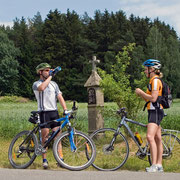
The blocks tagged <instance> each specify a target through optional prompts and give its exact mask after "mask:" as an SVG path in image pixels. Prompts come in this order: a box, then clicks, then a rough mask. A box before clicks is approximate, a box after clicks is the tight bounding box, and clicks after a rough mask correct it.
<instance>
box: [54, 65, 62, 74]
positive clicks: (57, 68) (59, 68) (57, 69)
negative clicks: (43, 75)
mask: <svg viewBox="0 0 180 180" xmlns="http://www.w3.org/2000/svg"><path fill="white" fill-rule="evenodd" d="M60 70H61V67H60V66H58V67H56V68H55V69H54V71H53V73H54V74H56V73H57V72H59V71H60Z"/></svg>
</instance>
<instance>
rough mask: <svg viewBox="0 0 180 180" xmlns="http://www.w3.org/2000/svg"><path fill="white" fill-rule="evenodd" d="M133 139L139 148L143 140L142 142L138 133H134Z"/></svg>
mask: <svg viewBox="0 0 180 180" xmlns="http://www.w3.org/2000/svg"><path fill="white" fill-rule="evenodd" d="M134 137H135V139H136V140H137V142H138V144H139V145H140V146H141V144H142V143H143V140H142V138H141V136H140V134H139V133H138V132H136V133H135V136H134Z"/></svg>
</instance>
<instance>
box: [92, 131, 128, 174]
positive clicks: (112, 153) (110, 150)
mask: <svg viewBox="0 0 180 180" xmlns="http://www.w3.org/2000/svg"><path fill="white" fill-rule="evenodd" d="M114 134H116V130H115V129H112V128H102V129H99V130H97V131H95V132H94V133H92V134H91V136H90V137H91V138H92V140H93V141H94V143H95V146H96V159H95V161H94V163H93V164H92V165H93V166H94V167H95V168H96V169H98V170H102V171H113V170H117V169H118V168H120V167H122V166H123V165H124V163H125V162H126V160H127V159H128V155H129V145H128V142H127V140H126V138H125V137H124V136H123V135H122V134H121V133H118V135H117V136H116V138H115V139H114V142H113V144H112V145H111V143H112V139H113V137H114Z"/></svg>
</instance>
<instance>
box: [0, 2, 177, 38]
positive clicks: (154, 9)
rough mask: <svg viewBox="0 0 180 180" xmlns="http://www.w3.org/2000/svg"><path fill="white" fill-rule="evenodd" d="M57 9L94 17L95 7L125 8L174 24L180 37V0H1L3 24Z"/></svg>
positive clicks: (137, 14)
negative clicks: (85, 13)
mask: <svg viewBox="0 0 180 180" xmlns="http://www.w3.org/2000/svg"><path fill="white" fill-rule="evenodd" d="M56 8H57V9H58V10H59V11H60V12H61V13H66V12H67V9H69V10H70V11H72V10H74V11H75V12H76V13H77V14H79V15H83V14H84V12H87V13H88V15H89V16H90V17H93V16H94V12H95V10H100V11H101V12H104V10H105V9H107V10H108V11H109V12H111V11H113V12H117V11H119V10H123V11H124V12H125V14H126V16H127V17H129V15H130V14H134V15H135V16H140V17H146V16H147V17H149V18H151V20H154V19H155V18H157V17H158V18H159V20H161V21H164V22H165V23H166V24H169V25H170V26H171V27H173V28H174V29H175V31H176V32H177V34H178V36H179V37H180V13H179V9H180V1H179V0H29V1H26V0H11V1H10V0H0V24H5V25H12V22H13V20H14V19H15V18H16V17H17V18H19V19H21V17H22V16H23V17H24V18H33V17H34V15H36V14H37V12H38V11H39V12H40V14H41V16H42V18H43V19H44V18H46V15H47V14H48V13H49V11H50V10H55V9H56Z"/></svg>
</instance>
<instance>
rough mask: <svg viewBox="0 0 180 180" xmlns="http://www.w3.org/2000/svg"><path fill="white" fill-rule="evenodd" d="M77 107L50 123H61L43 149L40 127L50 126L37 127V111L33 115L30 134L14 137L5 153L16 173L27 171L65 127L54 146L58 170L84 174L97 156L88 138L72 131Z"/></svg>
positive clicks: (21, 133)
mask: <svg viewBox="0 0 180 180" xmlns="http://www.w3.org/2000/svg"><path fill="white" fill-rule="evenodd" d="M76 111H77V107H76V106H75V102H74V103H73V107H72V110H70V111H68V113H67V114H66V115H65V117H62V118H59V119H55V120H53V121H52V122H61V121H63V123H62V124H61V126H60V127H59V128H58V129H57V130H56V131H54V132H52V134H51V135H50V136H49V138H48V140H47V141H46V142H45V144H44V145H42V137H41V127H42V126H45V125H47V124H50V123H52V122H46V123H42V124H41V123H40V113H41V112H40V111H32V112H31V117H30V118H29V121H30V122H31V123H34V124H35V127H34V129H33V130H31V131H22V132H20V133H19V134H17V135H16V136H15V137H14V138H13V140H12V142H11V144H10V146H9V151H8V159H9V162H10V164H11V165H12V166H13V167H14V168H17V169H24V168H27V167H29V166H30V165H31V164H32V163H33V161H34V160H35V159H36V157H37V156H39V155H42V154H43V153H45V152H46V149H47V147H48V145H49V144H50V142H51V141H52V140H53V139H54V138H55V137H56V136H57V135H58V133H59V132H60V131H61V130H62V129H63V128H64V127H65V126H66V127H67V131H65V132H63V133H61V134H60V135H59V136H57V137H56V139H55V141H54V143H53V155H54V157H55V159H56V161H57V162H58V163H59V165H60V166H62V167H64V168H67V169H69V170H83V169H85V168H87V167H89V166H90V165H91V164H92V163H93V161H94V160H95V156H96V148H95V145H94V142H93V141H92V140H91V138H90V137H89V136H88V135H86V134H84V133H83V132H80V131H77V130H75V128H73V127H72V126H71V123H70V120H71V119H73V118H75V116H76Z"/></svg>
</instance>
